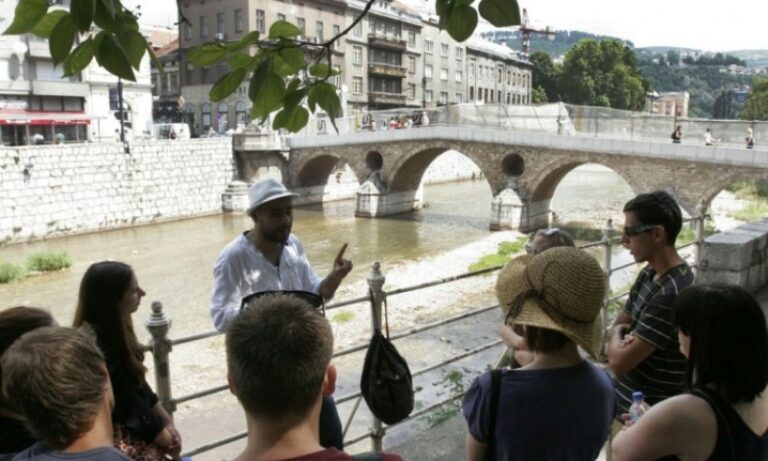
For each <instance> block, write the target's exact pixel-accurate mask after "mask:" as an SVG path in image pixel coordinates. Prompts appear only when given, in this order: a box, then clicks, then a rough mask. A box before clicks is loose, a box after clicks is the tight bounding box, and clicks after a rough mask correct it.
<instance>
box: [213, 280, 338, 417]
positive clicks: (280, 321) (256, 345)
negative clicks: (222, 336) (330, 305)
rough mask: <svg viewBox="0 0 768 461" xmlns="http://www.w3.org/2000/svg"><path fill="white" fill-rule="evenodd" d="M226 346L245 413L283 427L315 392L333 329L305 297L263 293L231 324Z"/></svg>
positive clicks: (304, 410)
mask: <svg viewBox="0 0 768 461" xmlns="http://www.w3.org/2000/svg"><path fill="white" fill-rule="evenodd" d="M226 346H227V365H228V371H229V379H230V383H231V384H232V387H233V392H234V393H235V395H237V398H238V399H239V400H240V403H241V404H242V406H243V408H244V409H245V411H246V413H248V414H249V415H252V416H254V417H258V418H261V419H267V420H269V421H270V423H274V424H275V425H276V427H278V428H280V429H281V430H287V429H289V428H291V427H293V426H295V425H296V424H298V423H299V422H300V421H301V420H302V419H303V418H305V417H306V416H307V414H308V412H309V411H310V410H311V408H312V406H313V405H314V403H315V402H316V401H317V398H318V396H319V395H320V391H321V388H322V384H323V380H324V379H325V372H326V368H327V367H328V364H329V363H330V361H331V356H332V354H333V333H332V332H331V326H330V325H329V323H328V321H327V320H326V319H325V318H324V317H323V316H322V315H321V314H320V313H319V312H318V311H317V310H315V309H313V308H312V307H311V306H310V305H309V304H308V303H307V302H306V301H303V300H301V299H299V298H297V297H294V296H290V295H277V296H265V297H262V298H259V299H257V300H256V301H255V302H254V303H253V304H251V305H249V309H247V310H246V311H244V312H243V313H241V314H240V315H239V316H238V317H237V318H236V319H235V320H234V322H232V324H231V325H230V327H229V329H228V330H227V338H226Z"/></svg>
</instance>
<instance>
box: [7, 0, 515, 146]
mask: <svg viewBox="0 0 768 461" xmlns="http://www.w3.org/2000/svg"><path fill="white" fill-rule="evenodd" d="M374 1H375V0H368V1H367V3H366V6H365V8H364V9H363V12H362V14H361V15H360V17H358V18H357V19H356V20H355V21H353V22H352V24H350V25H349V26H348V27H347V28H346V29H345V30H343V31H341V32H340V33H338V34H336V36H334V37H332V38H331V39H330V40H328V41H326V42H325V43H319V44H318V43H311V42H305V41H302V40H300V36H301V35H302V32H301V29H300V28H299V27H297V26H296V25H294V24H292V23H290V22H288V21H284V20H280V21H277V22H275V23H274V24H272V26H271V27H270V29H269V33H268V35H267V37H261V36H260V34H259V33H258V32H256V31H253V32H250V33H248V34H246V35H245V36H244V37H242V38H241V39H240V40H237V41H231V42H219V41H217V42H210V43H204V44H202V45H199V46H197V47H195V48H192V49H191V50H190V51H189V53H188V55H187V58H188V60H189V61H190V62H192V63H193V64H195V65H197V66H201V67H208V66H211V65H213V64H216V63H219V62H222V61H223V62H226V63H227V65H228V68H229V72H228V73H227V74H225V75H223V76H221V78H220V79H219V81H218V82H216V84H215V85H213V87H212V88H211V91H210V94H209V96H210V99H211V100H212V101H221V100H222V99H224V98H226V97H228V96H229V95H231V94H232V93H233V92H235V91H236V90H237V88H238V87H239V86H240V85H241V84H242V82H244V81H245V80H246V79H247V80H248V82H249V83H248V97H249V99H250V100H251V102H252V103H253V105H252V109H251V115H252V116H253V117H254V118H259V119H261V122H262V123H263V122H264V121H266V120H267V119H268V118H269V117H270V115H271V114H272V113H274V112H276V114H275V116H274V118H273V121H272V127H273V128H274V129H279V128H285V129H287V130H288V131H291V132H296V131H298V130H300V129H302V128H303V127H304V126H305V125H306V124H307V122H308V120H309V112H310V111H311V112H315V111H316V110H318V109H322V110H323V111H325V113H326V114H327V115H328V117H329V119H330V120H331V123H333V125H334V127H335V126H336V123H335V119H336V118H337V117H339V116H341V115H342V107H341V100H340V99H339V94H338V90H337V89H336V87H335V86H333V85H331V84H330V83H328V82H327V80H328V79H329V78H330V77H332V76H334V75H336V74H337V71H335V70H333V68H332V66H331V52H332V49H333V45H334V43H335V42H336V41H338V40H339V39H341V37H343V36H344V35H345V34H346V33H347V32H348V31H350V30H351V29H352V28H353V27H354V26H355V25H356V24H357V23H358V22H359V21H360V20H361V19H362V18H363V16H365V15H366V14H367V13H368V11H369V10H370V8H371V7H372V6H373V3H374ZM474 1H475V0H437V2H436V6H435V7H436V10H437V14H438V16H439V17H440V26H441V27H443V28H445V29H446V30H447V32H448V34H449V35H451V37H453V38H454V39H455V40H456V41H459V42H461V41H464V40H466V39H468V38H469V37H470V36H471V35H472V33H473V32H474V31H475V28H476V27H477V22H478V18H479V16H482V17H483V18H484V19H486V20H488V21H489V22H490V23H491V24H493V25H495V26H497V27H506V26H513V25H518V24H520V8H519V6H518V4H517V0H480V3H479V5H478V7H477V9H475V7H474V6H472V4H473V3H474ZM48 9H49V3H48V0H19V3H18V6H17V7H16V11H15V17H14V20H13V23H12V24H11V26H10V27H8V29H6V30H5V32H4V34H6V35H17V34H23V33H27V32H32V33H33V34H35V35H38V36H40V37H43V38H49V39H50V41H49V43H50V51H51V56H52V57H53V60H54V63H55V64H62V63H63V68H64V72H63V73H64V75H65V76H68V75H74V74H76V73H78V72H80V71H81V70H83V69H84V68H85V67H86V66H88V64H89V63H90V62H91V61H92V60H93V58H96V61H97V62H98V64H99V65H100V66H102V67H104V68H105V69H106V70H107V71H109V72H110V73H112V74H113V75H116V76H118V77H120V78H123V79H126V80H135V79H136V77H135V74H134V69H135V70H138V69H139V64H140V63H141V60H142V58H143V57H144V54H145V53H149V55H150V58H151V59H152V60H153V61H155V63H157V60H156V57H155V56H154V54H153V52H152V50H151V48H150V47H149V45H148V44H147V41H146V39H145V38H144V37H143V36H142V35H141V34H140V33H139V25H138V22H137V17H136V15H135V14H134V13H132V12H131V11H129V10H128V9H126V8H125V6H124V5H123V3H122V0H72V1H71V4H70V8H69V12H68V13H67V12H65V11H62V10H59V9H54V10H53V11H50V12H49V11H48ZM478 13H479V16H478ZM182 21H186V19H184V18H182ZM94 26H96V27H97V28H98V29H101V31H100V32H98V33H97V32H96V31H95V28H94ZM80 34H86V35H87V38H85V39H84V40H83V41H82V42H81V43H80V44H79V45H78V46H77V47H76V48H75V49H74V50H72V47H73V45H74V43H75V40H76V38H78V36H79V35H80ZM158 68H159V69H162V66H158ZM307 109H309V110H307Z"/></svg>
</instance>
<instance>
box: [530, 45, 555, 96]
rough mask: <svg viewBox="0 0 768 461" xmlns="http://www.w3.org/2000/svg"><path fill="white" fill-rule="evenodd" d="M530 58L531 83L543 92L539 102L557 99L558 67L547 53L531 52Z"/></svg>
mask: <svg viewBox="0 0 768 461" xmlns="http://www.w3.org/2000/svg"><path fill="white" fill-rule="evenodd" d="M530 59H531V63H532V64H533V72H532V74H533V75H532V79H533V85H535V87H537V88H540V89H541V91H543V92H544V95H543V96H544V100H543V101H541V102H554V101H559V100H560V92H559V91H558V89H557V78H558V76H557V73H558V69H557V68H556V67H555V65H554V64H553V63H552V59H551V58H550V57H549V55H548V54H547V53H544V52H542V51H536V52H533V53H531V56H530ZM539 97H540V96H539ZM534 102H536V101H535V99H534Z"/></svg>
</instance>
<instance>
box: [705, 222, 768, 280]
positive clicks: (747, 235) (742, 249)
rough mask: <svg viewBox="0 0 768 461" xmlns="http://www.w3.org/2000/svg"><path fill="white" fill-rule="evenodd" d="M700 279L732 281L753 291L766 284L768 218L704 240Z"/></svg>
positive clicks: (767, 274)
mask: <svg viewBox="0 0 768 461" xmlns="http://www.w3.org/2000/svg"><path fill="white" fill-rule="evenodd" d="M698 282H699V283H731V284H735V285H739V286H742V287H744V288H746V289H747V290H749V291H750V292H753V293H754V292H755V291H757V290H759V289H760V288H762V287H764V286H765V285H766V284H768V218H763V219H761V220H759V221H755V222H751V223H747V224H742V225H741V226H738V227H736V228H733V229H731V230H729V231H726V232H721V233H719V234H714V235H711V236H709V237H707V238H706V239H705V240H704V245H703V247H702V260H701V267H700V270H699V275H698Z"/></svg>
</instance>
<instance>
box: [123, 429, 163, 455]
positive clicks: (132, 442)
mask: <svg viewBox="0 0 768 461" xmlns="http://www.w3.org/2000/svg"><path fill="white" fill-rule="evenodd" d="M114 446H115V448H117V450H118V451H120V453H122V454H123V455H125V456H127V457H129V458H131V459H133V460H135V461H165V460H166V459H167V458H166V457H165V454H164V452H163V451H162V450H161V449H160V448H159V447H158V446H157V445H155V444H154V443H151V442H146V441H144V440H142V439H140V438H138V437H136V436H135V435H133V434H132V433H131V431H129V430H128V429H127V428H126V427H125V426H122V425H119V424H118V425H115V432H114Z"/></svg>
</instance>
